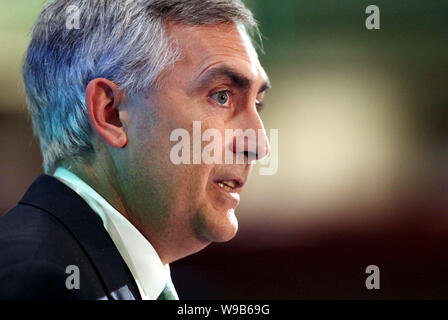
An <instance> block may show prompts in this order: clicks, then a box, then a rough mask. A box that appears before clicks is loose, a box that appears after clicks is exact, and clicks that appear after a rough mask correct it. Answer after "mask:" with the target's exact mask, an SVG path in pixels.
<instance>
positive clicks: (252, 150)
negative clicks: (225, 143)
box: [232, 108, 271, 162]
mask: <svg viewBox="0 0 448 320" xmlns="http://www.w3.org/2000/svg"><path fill="white" fill-rule="evenodd" d="M238 124H239V125H238V127H237V128H236V130H235V134H234V138H233V143H232V146H233V150H232V151H233V153H234V154H236V155H238V154H243V155H244V157H245V158H246V159H248V161H249V162H251V161H253V160H260V159H263V158H265V157H267V156H268V155H269V153H270V150H271V147H270V145H269V141H268V137H267V136H266V131H265V129H264V126H263V121H262V120H261V118H260V116H259V114H258V112H257V111H256V109H255V108H251V110H248V111H247V112H245V113H241V114H240V119H239V121H238Z"/></svg>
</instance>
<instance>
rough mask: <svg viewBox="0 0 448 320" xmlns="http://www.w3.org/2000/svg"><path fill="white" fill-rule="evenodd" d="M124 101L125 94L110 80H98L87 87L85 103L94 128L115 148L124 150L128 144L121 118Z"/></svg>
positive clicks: (94, 80)
mask: <svg viewBox="0 0 448 320" xmlns="http://www.w3.org/2000/svg"><path fill="white" fill-rule="evenodd" d="M122 99H123V92H122V91H121V90H120V88H119V87H118V85H117V84H115V83H114V82H112V81H110V80H107V79H104V78H96V79H93V80H92V81H90V82H89V84H88V85H87V88H86V95H85V101H86V106H87V111H88V114H89V118H90V122H91V124H92V127H93V129H94V130H95V131H96V133H98V135H99V136H100V137H101V138H102V139H103V140H104V141H105V142H107V144H109V145H110V146H111V147H114V148H124V147H125V146H126V144H127V142H128V136H127V133H126V130H125V127H124V125H123V123H122V120H121V118H120V110H119V107H120V104H121V102H122Z"/></svg>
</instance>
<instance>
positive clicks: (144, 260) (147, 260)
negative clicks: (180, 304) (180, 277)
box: [54, 167, 177, 300]
mask: <svg viewBox="0 0 448 320" xmlns="http://www.w3.org/2000/svg"><path fill="white" fill-rule="evenodd" d="M54 177H55V178H57V179H58V180H59V181H61V182H63V183H64V184H65V185H67V186H68V187H69V188H71V189H72V190H73V191H75V192H76V193H77V194H79V195H80V196H81V198H83V199H84V200H85V201H86V202H87V203H88V205H89V206H90V207H91V208H92V210H93V211H94V212H96V213H97V214H98V215H99V216H100V218H101V220H102V221H103V225H104V228H105V229H106V231H107V232H108V233H109V235H110V237H111V238H112V241H113V242H114V244H115V246H116V247H117V249H118V251H119V252H120V254H121V257H122V258H123V260H124V261H125V262H126V265H127V266H128V268H129V270H130V271H131V273H132V275H133V277H134V279H135V282H136V283H137V286H138V290H139V291H140V295H141V296H142V299H143V300H155V299H157V298H158V297H159V295H160V294H161V293H162V291H163V289H164V288H165V285H167V284H170V283H171V276H170V268H169V265H168V264H166V265H163V263H162V261H161V260H160V257H159V255H158V254H157V252H156V251H155V249H154V247H153V246H152V245H151V244H150V243H149V241H148V240H147V239H146V238H145V237H144V236H143V235H142V234H141V233H140V231H138V229H137V228H135V227H134V226H133V225H132V224H131V223H130V222H129V221H128V220H127V219H126V218H125V217H124V216H123V215H122V214H120V212H118V211H117V210H116V209H115V208H114V207H112V206H111V205H110V204H109V203H108V202H107V201H106V200H105V199H104V198H103V197H102V196H101V195H99V194H98V192H96V191H95V190H93V189H92V188H91V187H90V186H89V185H88V184H87V183H85V182H84V181H83V180H81V179H80V178H79V177H78V176H76V175H75V174H74V173H72V172H70V171H69V170H67V169H65V168H63V167H58V168H57V169H56V171H55V173H54ZM171 289H173V290H174V288H173V286H172V285H171ZM174 294H175V296H176V297H177V293H176V292H175V290H174Z"/></svg>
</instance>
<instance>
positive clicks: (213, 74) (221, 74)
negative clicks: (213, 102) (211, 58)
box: [198, 65, 271, 93]
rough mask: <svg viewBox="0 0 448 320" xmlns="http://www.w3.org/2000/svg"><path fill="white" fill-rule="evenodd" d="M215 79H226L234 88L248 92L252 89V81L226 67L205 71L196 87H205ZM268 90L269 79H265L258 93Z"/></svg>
mask: <svg viewBox="0 0 448 320" xmlns="http://www.w3.org/2000/svg"><path fill="white" fill-rule="evenodd" d="M217 78H220V79H222V78H227V79H229V80H230V81H231V82H232V84H233V85H234V86H236V87H238V88H241V89H244V90H249V89H250V88H251V87H252V81H251V80H250V79H249V78H248V77H246V76H245V75H244V74H242V73H240V72H239V71H237V70H235V69H234V68H232V67H229V66H226V65H224V66H219V67H216V68H213V69H210V70H208V71H206V72H205V74H204V75H202V76H201V77H200V82H199V85H198V87H199V88H203V87H206V86H207V85H208V84H209V83H210V82H212V81H214V80H216V79H217ZM269 88H271V83H270V81H269V79H266V80H265V81H264V83H263V84H262V85H261V87H260V89H259V90H258V93H262V92H264V91H266V90H267V89H269Z"/></svg>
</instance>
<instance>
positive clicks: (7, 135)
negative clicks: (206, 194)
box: [0, 0, 448, 299]
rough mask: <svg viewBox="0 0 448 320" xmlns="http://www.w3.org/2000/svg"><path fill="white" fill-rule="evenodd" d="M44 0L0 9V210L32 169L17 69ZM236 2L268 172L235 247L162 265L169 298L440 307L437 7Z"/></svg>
mask: <svg viewBox="0 0 448 320" xmlns="http://www.w3.org/2000/svg"><path fill="white" fill-rule="evenodd" d="M44 2H45V1H43V0H14V1H12V0H0V17H1V18H0V42H1V45H0V70H1V77H0V156H1V161H0V181H1V183H0V213H3V212H5V211H7V210H8V209H9V208H11V207H12V206H14V205H15V203H16V202H17V201H18V200H19V199H20V197H21V196H22V194H23V192H24V191H25V190H26V188H27V187H28V186H29V184H30V183H31V182H32V181H33V180H34V178H35V177H36V176H37V175H38V174H40V173H42V171H43V170H42V167H41V157H40V153H39V147H38V143H37V140H36V139H35V138H33V134H32V129H31V121H30V119H29V118H28V116H27V113H26V107H25V95H24V89H23V85H22V81H21V75H20V65H21V61H22V57H23V54H24V52H25V49H26V45H27V42H28V40H29V31H30V28H31V26H32V24H33V22H34V20H35V18H36V17H37V15H38V13H39V10H40V9H41V8H42V6H43V3H44ZM245 3H246V4H247V5H248V6H249V7H250V8H251V9H252V10H253V12H254V13H255V16H256V18H257V20H258V21H259V22H260V29H261V32H262V34H263V47H264V51H265V54H260V60H261V61H262V64H263V65H264V67H265V69H266V71H267V72H268V74H269V76H270V78H271V82H272V84H273V88H272V89H271V90H270V91H269V93H268V94H267V95H266V98H265V108H264V111H263V113H262V118H263V120H264V123H265V127H266V129H267V130H268V132H269V130H270V129H278V132H279V139H278V148H279V152H278V162H279V167H278V172H277V173H276V174H275V175H272V176H261V175H259V173H258V172H259V170H258V167H256V168H255V170H254V171H253V174H252V176H251V179H250V180H249V183H248V185H247V186H246V188H245V191H244V193H243V196H242V201H241V204H240V207H239V208H238V210H237V216H238V219H239V232H238V235H237V236H236V237H235V239H233V240H232V241H230V242H228V243H222V244H213V245H211V246H209V247H208V248H207V249H205V250H203V251H201V252H200V253H197V254H195V255H193V256H190V257H188V258H185V259H182V260H180V261H178V262H176V263H173V264H172V266H171V269H172V275H173V281H174V283H175V285H176V287H177V290H178V293H179V295H180V297H181V298H184V299H217V298H223V299H349V298H351V299H377V298H384V299H398V298H410V299H414V298H423V299H433V298H448V275H447V272H446V271H447V270H448V253H447V251H448V250H447V249H448V150H447V148H446V145H447V142H448V108H447V107H448V105H447V103H448V82H447V75H448V41H447V40H448V37H447V35H448V20H447V15H448V2H447V1H442V0H440V1H435V0H428V1H417V0H407V1H404V0H403V1H401V0H394V1H391V0H387V1H385V0H384V1H381V0H375V1H363V0H341V1H332V0H279V1H271V0H246V1H245ZM371 4H375V5H377V6H378V7H379V9H380V30H368V29H367V28H366V27H365V20H366V18H367V16H368V15H367V14H366V13H365V10H366V7H367V6H368V5H371ZM271 143H272V142H271ZM0 259H1V257H0ZM368 265H377V266H378V267H379V269H380V283H381V288H380V289H379V290H367V289H366V287H365V280H366V278H367V276H368V275H367V274H366V273H365V270H366V267H367V266H368Z"/></svg>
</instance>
